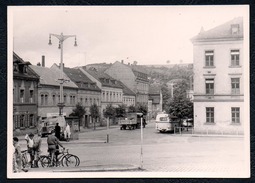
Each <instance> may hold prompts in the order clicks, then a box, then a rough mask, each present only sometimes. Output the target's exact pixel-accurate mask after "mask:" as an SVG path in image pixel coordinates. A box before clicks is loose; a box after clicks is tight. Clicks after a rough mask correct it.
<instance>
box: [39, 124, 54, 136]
mask: <svg viewBox="0 0 255 183" xmlns="http://www.w3.org/2000/svg"><path fill="white" fill-rule="evenodd" d="M54 131H55V126H54V125H49V126H44V127H42V128H41V133H40V134H41V136H42V137H44V136H48V135H49V134H52V133H54Z"/></svg>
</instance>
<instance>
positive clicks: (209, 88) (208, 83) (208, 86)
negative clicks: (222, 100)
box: [205, 79, 214, 95]
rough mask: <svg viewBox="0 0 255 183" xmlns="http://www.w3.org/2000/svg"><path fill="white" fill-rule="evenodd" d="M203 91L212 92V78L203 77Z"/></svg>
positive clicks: (211, 93)
mask: <svg viewBox="0 0 255 183" xmlns="http://www.w3.org/2000/svg"><path fill="white" fill-rule="evenodd" d="M205 93H206V94H210V95H213V94H214V79H205Z"/></svg>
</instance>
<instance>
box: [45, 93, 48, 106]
mask: <svg viewBox="0 0 255 183" xmlns="http://www.w3.org/2000/svg"><path fill="white" fill-rule="evenodd" d="M44 101H45V103H44V104H45V105H48V95H44Z"/></svg>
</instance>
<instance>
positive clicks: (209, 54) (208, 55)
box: [205, 50, 214, 67]
mask: <svg viewBox="0 0 255 183" xmlns="http://www.w3.org/2000/svg"><path fill="white" fill-rule="evenodd" d="M213 57H214V51H212V50H211V51H205V66H206V67H212V66H214V63H213V60H214V58H213Z"/></svg>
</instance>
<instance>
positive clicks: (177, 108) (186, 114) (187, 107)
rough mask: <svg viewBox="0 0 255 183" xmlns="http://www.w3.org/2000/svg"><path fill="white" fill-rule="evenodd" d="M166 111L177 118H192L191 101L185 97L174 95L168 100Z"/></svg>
mask: <svg viewBox="0 0 255 183" xmlns="http://www.w3.org/2000/svg"><path fill="white" fill-rule="evenodd" d="M167 112H168V113H169V114H171V115H173V116H176V117H178V118H179V119H183V118H193V102H191V101H190V100H189V99H186V98H181V97H174V98H172V99H171V100H170V101H169V107H168V110H167Z"/></svg>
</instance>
